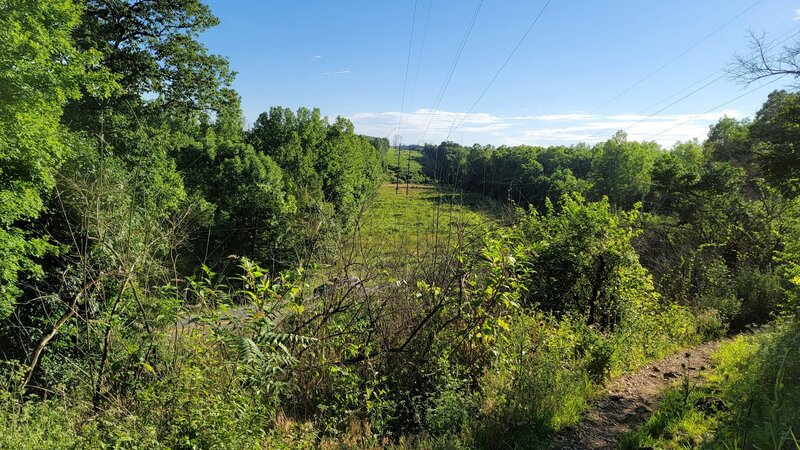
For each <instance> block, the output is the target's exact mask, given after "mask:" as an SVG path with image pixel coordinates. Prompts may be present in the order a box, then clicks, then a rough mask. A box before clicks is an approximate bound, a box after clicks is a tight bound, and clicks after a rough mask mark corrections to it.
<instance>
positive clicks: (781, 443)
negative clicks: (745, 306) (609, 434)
mask: <svg viewBox="0 0 800 450" xmlns="http://www.w3.org/2000/svg"><path fill="white" fill-rule="evenodd" d="M798 336H800V333H799V332H798V324H797V322H796V320H794V319H791V320H780V321H778V322H776V323H773V324H771V325H770V326H768V327H767V328H765V329H762V330H760V331H758V332H757V333H756V334H755V335H749V336H738V337H736V338H735V339H733V340H732V341H729V342H726V343H724V344H723V345H722V346H721V347H720V349H719V350H718V352H717V353H716V354H715V356H714V358H715V362H716V364H717V366H716V367H715V368H714V370H713V371H712V372H711V373H710V374H709V375H707V377H706V380H705V382H703V383H701V384H700V385H699V386H695V385H689V384H688V381H684V383H683V384H682V385H681V386H679V387H676V388H672V389H670V390H668V391H666V392H665V393H664V395H663V396H662V398H661V400H660V402H659V409H658V411H657V412H656V413H654V414H653V416H651V417H650V418H649V419H648V421H647V422H646V423H645V424H644V425H643V426H642V427H640V428H639V429H638V430H637V431H635V432H634V433H632V434H630V435H628V436H626V438H625V439H624V440H623V443H622V445H621V447H622V448H641V447H642V446H652V447H656V448H676V449H677V448H710V449H711V448H713V449H717V448H719V449H730V448H737V449H738V448H797V442H798V441H797V438H796V436H797V429H798V427H800V415H799V414H798V411H797V408H796V407H795V406H796V405H797V402H798V401H800V397H799V395H800V385H798V377H797V375H798V373H800V358H798V357H797V355H796V352H795V350H796V348H797V345H798V339H799V337H798ZM687 380H688V379H687Z"/></svg>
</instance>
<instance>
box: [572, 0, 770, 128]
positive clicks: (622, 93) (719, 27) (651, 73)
mask: <svg viewBox="0 0 800 450" xmlns="http://www.w3.org/2000/svg"><path fill="white" fill-rule="evenodd" d="M763 1H764V0H757V1H756V2H755V3H753V4H751V5H750V6H748V7H747V8H745V9H743V10H742V11H740V12H739V13H738V14H736V15H735V16H733V17H732V18H730V19H728V20H727V21H726V22H725V23H723V24H722V25H720V26H718V27H717V28H715V29H714V30H713V31H711V32H710V33H708V34H706V35H705V36H703V37H702V38H701V39H700V40H698V41H696V42H695V43H693V44H692V45H690V46H689V47H687V48H686V49H685V50H683V51H682V52H680V53H678V54H677V55H676V56H674V57H673V58H672V59H670V60H669V61H667V62H665V63H664V64H662V65H661V66H659V67H658V68H657V69H655V70H654V71H652V72H650V73H648V74H647V75H645V76H644V77H642V78H640V79H639V80H638V81H636V82H635V83H633V84H631V85H630V86H628V87H626V88H625V89H623V90H622V91H621V92H619V93H618V94H616V95H615V96H613V97H611V98H610V99H609V100H607V101H605V102H603V104H601V105H600V106H598V107H596V108H594V109H593V110H591V111H589V112H588V113H587V114H589V115H591V114H594V113H596V112H597V111H599V110H601V109H603V108H605V107H606V106H608V105H609V104H611V103H612V102H614V101H615V100H617V99H618V98H620V97H622V96H623V95H625V94H627V93H628V92H630V91H631V90H633V89H634V88H636V87H637V86H639V85H640V84H642V83H644V82H645V81H647V80H649V79H650V78H652V77H653V76H654V75H655V74H657V73H659V72H661V71H662V70H664V69H666V68H667V67H669V66H670V65H671V64H672V63H674V62H675V61H677V60H678V59H680V58H682V57H683V56H684V55H686V54H687V53H689V52H690V51H692V50H694V49H695V48H697V47H698V46H699V45H700V44H702V43H703V42H705V41H707V40H708V39H709V38H710V37H711V36H713V35H715V34H717V33H718V32H720V31H721V30H722V29H723V28H725V27H727V26H728V25H730V24H731V23H732V22H733V21H735V20H736V19H738V18H739V17H742V16H743V15H744V14H745V13H747V12H748V11H750V10H751V9H753V8H755V7H756V6H757V5H758V4H759V3H761V2H763ZM577 122H578V121H577V120H576V121H573V122H572V123H570V124H569V125H567V128H569V127H571V126H572V125H575V123H577Z"/></svg>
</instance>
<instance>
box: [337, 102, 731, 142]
mask: <svg viewBox="0 0 800 450" xmlns="http://www.w3.org/2000/svg"><path fill="white" fill-rule="evenodd" d="M723 116H728V117H734V118H741V117H742V114H741V113H740V112H738V111H736V110H720V111H714V112H710V113H704V114H664V115H654V116H652V117H650V116H646V115H640V114H616V115H608V116H592V115H587V114H552V115H541V116H500V115H493V114H488V113H470V114H469V115H465V113H463V112H454V111H438V112H434V111H433V110H430V109H418V110H416V111H413V112H405V113H403V115H402V123H401V120H400V113H399V112H396V111H390V112H382V113H367V112H361V113H357V114H354V115H352V116H351V117H350V119H351V120H352V121H353V123H354V124H355V127H356V130H357V131H358V132H359V133H363V134H368V135H372V136H387V137H391V136H393V135H395V134H398V124H400V130H399V134H400V135H402V137H403V142H406V143H412V142H418V141H419V140H421V139H424V140H425V141H426V142H441V141H442V140H444V139H450V140H460V139H461V138H462V133H463V136H464V143H465V144H466V143H471V142H475V141H478V142H481V143H491V144H506V145H519V144H530V145H556V144H569V143H576V142H588V143H594V142H600V141H604V140H606V139H608V138H610V137H611V136H613V135H614V133H616V132H617V130H625V131H626V133H628V138H629V139H631V140H638V141H641V140H646V139H647V140H655V141H656V142H658V143H659V144H661V145H662V146H664V147H669V146H672V145H673V144H674V143H675V142H676V141H679V140H680V141H685V140H689V139H693V138H699V139H703V138H704V137H705V136H706V135H707V134H708V127H709V125H711V124H713V123H715V122H716V121H717V120H719V119H720V118H721V117H723ZM559 121H561V122H571V123H565V124H560V125H559V126H551V125H552V124H551V123H552V122H559ZM459 123H460V126H458V125H459ZM456 126H458V127H457V129H455V130H454V129H453V128H454V127H456ZM448 135H449V137H448ZM467 135H469V138H466V136H467ZM656 135H657V136H656ZM467 139H468V140H467Z"/></svg>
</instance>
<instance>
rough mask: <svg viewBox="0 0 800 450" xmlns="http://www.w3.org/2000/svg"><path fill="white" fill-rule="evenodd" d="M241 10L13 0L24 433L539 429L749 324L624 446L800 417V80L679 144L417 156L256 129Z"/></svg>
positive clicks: (13, 181) (4, 366)
mask: <svg viewBox="0 0 800 450" xmlns="http://www.w3.org/2000/svg"><path fill="white" fill-rule="evenodd" d="M216 23H217V19H216V17H214V16H213V14H212V13H211V11H210V9H209V8H208V7H207V6H205V5H203V4H202V3H200V2H199V1H198V0H181V1H177V2H175V1H161V0H154V1H148V2H125V1H123V2H116V1H114V2H111V1H106V0H89V1H86V2H83V3H82V4H80V5H78V4H76V3H73V2H71V1H69V0H37V1H33V0H5V1H4V0H0V94H2V95H0V173H2V178H0V200H1V201H0V447H3V448H21V449H24V448H30V449H34V448H35V449H40V448H143V449H144V448H187V449H188V448H315V447H320V448H381V447H392V446H396V447H398V448H409V447H419V448H497V447H512V448H517V447H519V448H537V447H538V448H543V447H547V446H548V445H549V439H550V438H551V437H552V436H553V435H554V434H556V433H557V432H559V431H561V430H563V429H565V428H566V427H569V426H571V425H573V424H575V423H577V421H579V420H580V418H581V414H582V413H583V412H585V411H586V409H587V408H588V407H589V404H590V402H591V400H592V398H593V396H595V395H597V394H598V393H599V392H600V391H601V390H602V387H603V385H604V383H605V382H606V381H607V380H608V379H609V378H610V377H615V376H617V375H619V374H621V373H623V372H627V371H632V370H635V369H637V368H638V367H640V366H642V365H644V364H646V363H647V362H648V361H651V360H653V359H656V358H660V357H662V356H664V355H666V354H669V353H671V352H675V351H679V350H680V349H683V348H685V347H687V346H691V345H694V344H697V343H699V342H701V341H704V340H709V339H717V338H719V337H721V336H724V335H725V334H727V333H739V332H742V331H746V330H750V329H751V328H753V327H759V328H758V329H759V331H758V332H757V333H755V334H754V335H752V336H750V335H747V336H740V337H737V338H735V339H734V340H733V341H732V342H731V343H730V344H727V345H726V346H724V347H723V350H722V351H721V352H720V354H719V356H718V358H719V361H720V364H719V368H718V370H717V371H716V375H715V377H714V378H710V379H709V380H708V381H707V383H706V384H705V385H700V386H694V385H692V384H689V383H684V385H683V386H680V387H678V388H676V389H675V390H671V391H669V392H667V393H666V394H665V396H664V400H663V401H662V408H661V409H660V410H659V411H658V412H657V413H655V414H654V415H653V416H652V417H651V418H650V421H649V422H647V424H646V425H645V426H644V427H643V428H642V429H641V430H639V431H637V432H636V433H635V434H633V435H631V436H629V437H628V438H627V440H626V445H628V446H630V447H636V446H641V445H664V446H676V447H680V446H689V447H691V446H696V445H709V446H714V445H717V446H723V447H726V446H727V447H734V448H736V447H749V446H754V445H759V446H762V447H763V446H767V447H768V446H780V445H783V446H791V445H793V443H795V445H796V435H797V431H798V428H797V426H798V422H797V421H798V416H797V410H796V408H794V407H793V405H795V404H796V403H797V401H799V400H800V398H798V392H800V387H798V386H797V382H796V381H797V376H798V372H797V371H798V370H800V363H798V361H800V360H798V359H797V357H796V355H795V354H794V351H793V349H795V348H796V347H797V336H798V333H797V330H798V325H797V321H798V319H797V312H798V298H799V296H800V291H798V289H800V288H799V286H800V247H798V242H800V214H799V213H800V200H798V190H797V186H798V185H799V184H798V181H799V180H800V172H798V170H797V168H798V167H800V160H798V158H797V153H796V152H795V151H794V150H793V148H794V147H793V146H794V145H795V143H796V142H797V141H798V140H800V135H798V126H797V124H798V123H800V121H798V115H797V111H799V110H800V95H798V94H796V93H792V92H786V91H776V92H774V93H772V94H771V95H770V96H769V98H768V99H767V101H766V103H765V104H764V106H763V108H762V109H761V110H760V111H759V112H758V113H757V115H756V117H755V118H754V119H753V120H752V121H750V120H741V121H740V120H734V119H728V118H724V119H722V120H720V121H719V122H718V123H717V124H715V125H714V126H712V127H711V129H710V132H709V136H708V139H707V140H705V141H704V142H699V141H691V142H684V143H678V144H677V145H675V146H674V147H673V148H670V149H664V148H661V147H660V146H659V145H657V144H656V143H654V142H634V141H630V140H628V138H627V136H626V135H625V134H624V133H623V132H619V133H617V134H616V135H615V136H613V137H611V138H610V139H608V140H607V141H605V142H601V143H599V144H596V145H594V146H589V145H586V144H578V145H574V146H570V147H564V146H560V147H547V148H545V147H534V146H517V147H505V146H504V147H500V148H494V147H492V146H481V145H477V144H476V145H474V146H472V147H462V146H460V145H457V144H455V143H452V142H443V143H441V144H440V145H438V146H434V145H428V146H425V147H424V148H421V149H419V151H418V150H416V149H410V148H409V149H401V150H400V155H401V161H400V164H397V163H396V159H395V163H394V165H392V163H391V161H392V157H393V155H392V153H393V152H394V150H391V149H390V148H389V145H388V141H387V140H386V139H382V138H371V137H365V136H360V135H358V134H356V133H355V130H354V127H353V125H352V123H350V122H349V121H348V120H347V119H344V118H341V117H338V118H335V119H328V118H326V117H324V116H322V114H321V112H320V111H319V110H316V109H308V108H299V109H297V110H295V111H293V110H289V109H286V108H281V107H273V108H270V109H269V110H268V111H267V112H264V113H263V114H261V115H260V116H259V118H258V120H257V121H256V122H255V124H254V125H253V126H252V127H250V128H249V129H246V128H245V127H244V120H243V115H242V112H241V109H240V106H239V98H238V95H237V94H236V92H235V91H233V90H232V89H231V87H230V86H231V82H232V79H233V73H232V72H231V71H230V70H229V68H228V65H227V61H226V60H225V58H223V57H221V56H218V55H213V54H210V53H209V52H208V51H207V49H206V48H205V47H204V46H203V45H202V44H201V43H200V42H199V41H198V40H197V36H198V33H200V32H202V31H203V30H205V29H207V28H209V27H212V26H214V25H215V24H216ZM394 157H395V158H396V154H394ZM403 158H405V159H403ZM404 164H405V172H404V171H403V168H404V167H403V165H404ZM404 174H405V175H404ZM398 177H399V178H400V179H401V180H402V181H403V182H405V183H399V184H392V182H393V181H397V179H398Z"/></svg>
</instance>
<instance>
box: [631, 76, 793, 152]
mask: <svg viewBox="0 0 800 450" xmlns="http://www.w3.org/2000/svg"><path fill="white" fill-rule="evenodd" d="M785 76H786V75H781V76H779V77H778V78H776V79H774V80H772V81H770V82H769V83H764V84H762V85H761V86H758V87H756V88H754V89H750V90H749V91H747V92H745V93H744V94H741V95H738V96H736V97H734V98H732V99H730V100H728V101H726V102H724V103H721V104H719V105H717V106H715V107H713V108H711V109H709V110H708V111H705V112H703V113H700V114H697V115H695V116H692V117H690V118H688V119H686V120H684V121H683V122H681V123H679V124H676V125H673V126H671V127H669V128H667V129H666V130H661V131H659V132H658V133H656V134H654V135H652V136H650V137H648V138H646V139H644V141H649V140H651V139H653V138H655V137H658V136H661V135H662V134H664V133H666V132H667V131H671V130H674V129H675V128H678V127H679V126H681V125H686V124H687V123H689V122H691V121H693V120H695V119H697V118H699V117H701V116H703V115H705V114H708V113H710V112H713V111H714V110H715V109H719V108H722V107H723V106H725V105H727V104H729V103H732V102H734V101H736V100H739V99H740V98H742V97H744V96H745V95H748V94H752V93H753V92H755V91H757V90H759V89H761V88H763V87H766V86H768V85H770V84H772V83H775V82H777V81H779V80H781V79H782V78H783V77H785Z"/></svg>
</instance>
